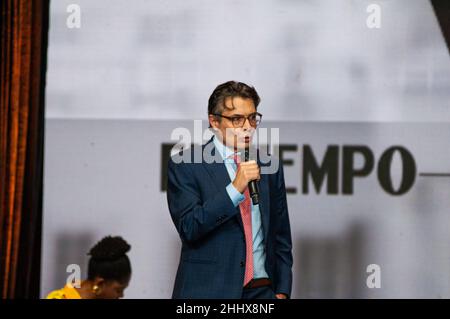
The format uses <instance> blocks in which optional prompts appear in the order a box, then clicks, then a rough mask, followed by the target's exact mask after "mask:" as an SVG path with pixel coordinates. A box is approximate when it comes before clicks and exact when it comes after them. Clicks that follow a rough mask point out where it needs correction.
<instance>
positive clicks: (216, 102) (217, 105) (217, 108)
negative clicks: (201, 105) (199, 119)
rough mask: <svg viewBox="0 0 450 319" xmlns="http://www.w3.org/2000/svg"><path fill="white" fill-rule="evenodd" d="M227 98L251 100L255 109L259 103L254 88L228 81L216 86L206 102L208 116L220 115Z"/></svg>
mask: <svg viewBox="0 0 450 319" xmlns="http://www.w3.org/2000/svg"><path fill="white" fill-rule="evenodd" d="M228 97H240V98H244V99H252V100H253V104H255V108H257V107H258V104H259V102H260V101H261V99H260V98H259V95H258V92H256V90H255V88H254V87H252V86H249V85H247V84H245V83H242V82H236V81H228V82H225V83H222V84H220V85H218V86H217V87H216V88H215V90H214V91H213V92H212V94H211V96H210V97H209V101H208V114H222V112H223V110H224V108H225V100H226V99H227V98H228Z"/></svg>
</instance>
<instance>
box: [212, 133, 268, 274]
mask: <svg viewBox="0 0 450 319" xmlns="http://www.w3.org/2000/svg"><path fill="white" fill-rule="evenodd" d="M213 142H214V146H215V147H216V150H217V151H218V152H219V154H220V155H221V156H222V159H223V162H224V164H225V167H226V169H227V171H228V175H229V176H230V179H231V181H233V180H234V179H235V177H236V170H237V165H236V163H235V162H234V159H233V155H234V151H233V150H232V149H230V148H228V147H227V146H225V145H224V144H223V143H222V142H221V141H220V140H219V138H217V136H214V139H213ZM227 193H228V196H230V199H231V201H232V202H233V204H234V206H235V207H237V206H238V205H239V204H240V203H241V202H242V201H243V200H244V199H245V196H244V194H242V193H240V192H239V191H238V190H237V189H236V188H235V187H234V185H233V183H230V184H228V186H227ZM252 235H253V236H252V237H253V278H255V279H257V278H268V277H269V276H268V275H267V272H266V270H265V267H264V263H265V261H266V252H265V250H264V234H263V229H262V224H261V212H260V210H259V205H253V203H252Z"/></svg>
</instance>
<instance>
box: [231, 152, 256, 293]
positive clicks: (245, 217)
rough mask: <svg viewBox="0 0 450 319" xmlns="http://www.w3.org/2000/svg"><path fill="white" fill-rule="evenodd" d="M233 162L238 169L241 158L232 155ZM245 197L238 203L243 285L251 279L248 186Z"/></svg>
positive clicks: (250, 230)
mask: <svg viewBox="0 0 450 319" xmlns="http://www.w3.org/2000/svg"><path fill="white" fill-rule="evenodd" d="M233 159H234V162H235V163H236V165H237V168H238V169H239V165H240V162H241V159H240V157H239V156H238V155H234V157H233ZM244 196H245V199H244V200H243V201H242V202H241V203H240V204H239V208H240V210H241V217H242V224H243V225H244V235H245V250H246V258H245V276H244V286H246V285H247V284H248V283H249V282H250V280H252V279H253V236H252V207H251V199H250V193H249V191H248V188H246V189H245V192H244Z"/></svg>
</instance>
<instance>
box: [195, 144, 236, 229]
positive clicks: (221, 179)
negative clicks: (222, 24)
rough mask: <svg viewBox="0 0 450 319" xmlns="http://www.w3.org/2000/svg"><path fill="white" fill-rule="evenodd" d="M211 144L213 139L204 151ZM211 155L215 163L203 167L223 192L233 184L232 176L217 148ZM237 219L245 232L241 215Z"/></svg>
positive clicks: (204, 163)
mask: <svg viewBox="0 0 450 319" xmlns="http://www.w3.org/2000/svg"><path fill="white" fill-rule="evenodd" d="M209 143H212V139H211V140H209V142H208V143H206V144H205V145H204V146H203V149H204V147H206V145H208V144H209ZM211 155H212V156H214V157H216V159H215V161H214V162H213V163H206V162H205V161H203V166H204V167H205V169H206V170H207V171H208V173H209V175H210V176H211V178H212V179H213V181H214V183H213V184H214V185H215V186H216V188H217V191H221V190H223V189H224V188H226V187H227V186H228V185H229V184H230V183H231V180H230V176H229V175H228V171H227V168H226V167H225V164H224V163H223V160H222V157H221V156H220V154H218V153H217V152H216V148H215V147H214V148H213V149H212V151H211ZM236 209H237V210H239V206H238V207H236ZM236 217H237V219H238V222H239V225H240V226H241V228H242V231H244V225H243V224H242V218H241V214H237V215H236Z"/></svg>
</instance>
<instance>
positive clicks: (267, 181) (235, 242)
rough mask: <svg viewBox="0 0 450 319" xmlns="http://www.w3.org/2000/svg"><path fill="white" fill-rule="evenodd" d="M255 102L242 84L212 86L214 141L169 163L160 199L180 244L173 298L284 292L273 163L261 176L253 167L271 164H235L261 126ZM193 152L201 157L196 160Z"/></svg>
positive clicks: (280, 186)
mask: <svg viewBox="0 0 450 319" xmlns="http://www.w3.org/2000/svg"><path fill="white" fill-rule="evenodd" d="M259 102H260V98H259V96H258V93H257V92H256V90H255V89H254V88H253V87H250V86H248V85H246V84H244V83H241V82H234V81H229V82H226V83H223V84H221V85H219V86H218V87H217V88H216V89H215V90H214V92H213V93H212V95H211V97H210V98H209V103H208V116H209V123H210V126H211V128H212V129H213V130H214V132H215V135H214V137H213V138H212V139H211V140H210V141H209V142H208V143H206V144H205V145H203V146H201V148H198V147H197V148H196V147H194V148H191V149H188V150H186V151H184V152H181V153H179V154H177V155H175V156H173V157H172V158H171V159H170V160H169V165H168V184H167V200H168V204H169V210H170V214H171V217H172V220H173V222H174V224H175V227H176V229H177V231H178V233H179V235H180V238H181V242H182V249H181V258H180V263H179V267H178V271H177V275H176V279H175V286H174V290H173V295H172V297H173V298H242V299H256V298H265V299H271V298H279V299H284V298H288V297H289V295H290V293H291V287H292V242H291V231H290V225H289V216H288V207H287V201H286V190H285V184H284V176H283V169H282V166H281V163H279V162H277V163H276V164H277V165H278V166H277V167H278V169H277V170H276V172H274V173H272V174H262V173H261V167H263V166H269V165H273V164H274V163H273V161H278V160H277V159H275V158H271V159H270V160H271V161H268V162H264V163H263V162H262V161H261V158H260V156H259V155H258V156H257V160H256V161H255V160H252V161H242V160H240V156H241V155H242V153H243V150H244V149H245V148H248V147H249V146H250V143H251V138H252V134H253V132H254V130H255V129H256V127H257V125H258V124H259V122H260V121H261V116H262V115H261V114H260V113H258V112H257V110H256V109H257V107H258V104H259ZM197 152H199V153H200V154H201V155H202V156H201V159H200V160H197V161H196V159H198V157H197V156H196V155H195V154H196V153H197ZM197 154H198V153H197ZM205 154H206V155H208V154H209V155H210V156H209V157H210V158H209V159H205ZM211 158H212V159H213V160H211ZM250 181H258V188H259V203H258V204H253V203H252V200H251V199H250V196H249V191H248V183H249V182H250Z"/></svg>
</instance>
